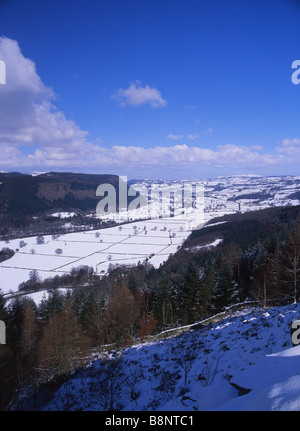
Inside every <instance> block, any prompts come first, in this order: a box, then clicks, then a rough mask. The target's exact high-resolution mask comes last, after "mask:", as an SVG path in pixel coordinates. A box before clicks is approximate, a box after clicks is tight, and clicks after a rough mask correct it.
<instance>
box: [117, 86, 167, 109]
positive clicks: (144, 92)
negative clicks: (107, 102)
mask: <svg viewBox="0 0 300 431" xmlns="http://www.w3.org/2000/svg"><path fill="white" fill-rule="evenodd" d="M111 98H112V99H115V100H116V101H117V103H118V104H119V105H120V106H140V105H145V104H149V105H150V106H151V107H152V108H158V107H162V106H165V105H166V104H167V101H166V100H165V99H163V97H162V95H161V93H160V91H159V90H157V89H156V88H151V87H149V85H145V86H144V87H143V86H142V85H141V83H140V82H139V81H136V82H135V83H131V84H130V85H129V87H128V88H126V89H123V88H119V89H118V90H117V91H116V92H115V93H114V94H112V95H111Z"/></svg>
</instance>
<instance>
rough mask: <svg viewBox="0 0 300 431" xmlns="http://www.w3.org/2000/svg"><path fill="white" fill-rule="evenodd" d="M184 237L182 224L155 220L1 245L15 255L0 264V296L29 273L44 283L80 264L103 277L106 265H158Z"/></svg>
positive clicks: (186, 225) (171, 220)
mask: <svg viewBox="0 0 300 431" xmlns="http://www.w3.org/2000/svg"><path fill="white" fill-rule="evenodd" d="M189 233H190V230H189V229H188V224H187V223H186V222H185V221H183V220H175V219H157V220H150V221H146V222H144V221H143V222H141V221H138V222H136V223H129V224H125V225H122V226H117V227H112V228H107V229H101V230H97V231H96V230H94V231H85V232H79V233H69V234H65V235H60V236H59V237H58V238H56V237H55V238H53V237H52V236H51V235H45V236H44V242H43V243H41V244H38V241H37V237H28V238H22V239H14V240H11V241H10V242H9V243H7V242H4V241H1V242H0V249H1V248H2V247H9V248H11V249H13V250H14V251H15V255H14V256H13V257H12V258H10V259H9V260H6V261H4V262H2V263H1V264H0V289H1V290H2V292H3V293H4V294H6V293H9V292H10V291H13V292H15V291H17V290H18V286H19V284H20V283H22V282H23V281H27V280H28V279H29V274H30V271H32V270H33V269H36V270H37V271H38V274H39V276H40V278H41V279H45V278H49V277H54V276H55V275H61V274H64V273H68V272H70V270H71V269H72V268H74V267H78V266H81V265H88V266H92V267H93V268H94V271H95V272H96V273H97V274H99V275H101V274H104V273H106V272H107V269H108V267H109V265H111V264H112V265H121V264H122V265H136V264H137V263H138V262H141V263H142V262H144V261H145V259H148V260H149V262H150V263H152V264H153V265H154V266H159V265H160V263H162V262H163V261H165V260H167V258H168V257H169V255H170V254H171V253H175V252H176V250H177V247H178V246H180V245H181V244H182V242H183V241H184V240H185V239H186V238H187V236H188V234H189ZM20 241H22V242H23V244H22V247H21V246H20ZM24 244H25V245H24Z"/></svg>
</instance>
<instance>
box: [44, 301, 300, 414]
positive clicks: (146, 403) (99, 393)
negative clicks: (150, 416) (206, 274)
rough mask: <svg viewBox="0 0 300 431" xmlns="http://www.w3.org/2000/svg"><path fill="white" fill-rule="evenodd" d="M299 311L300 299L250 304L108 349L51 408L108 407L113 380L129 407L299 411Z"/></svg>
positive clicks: (121, 405) (121, 403)
mask: <svg viewBox="0 0 300 431" xmlns="http://www.w3.org/2000/svg"><path fill="white" fill-rule="evenodd" d="M299 312H300V307H299V305H290V306H285V307H275V308H270V309H267V310H266V309H259V308H251V309H250V308H249V309H246V310H243V311H239V312H235V313H234V314H231V315H229V316H228V317H226V318H225V319H223V320H221V321H219V322H218V323H214V324H209V325H208V326H204V327H202V328H197V329H193V330H190V331H189V332H186V333H184V334H182V335H180V336H177V337H173V338H169V339H164V340H160V341H155V342H154V341H153V342H151V343H145V344H139V345H136V346H133V347H130V348H127V349H125V350H124V351H123V352H113V351H112V352H108V353H107V354H105V355H102V357H100V356H99V357H98V358H97V359H95V360H93V361H92V362H91V363H90V364H89V366H88V367H86V368H85V369H82V370H80V371H78V372H76V373H75V374H74V375H73V377H72V378H71V379H70V380H69V381H68V382H67V383H65V384H64V385H63V386H61V387H60V389H59V390H58V391H57V392H56V393H55V396H54V398H53V400H52V401H50V402H49V403H48V404H47V405H44V406H43V410H64V409H66V408H67V409H69V410H79V409H80V410H105V402H106V401H107V400H106V395H105V387H108V386H109V385H110V387H111V385H112V384H113V381H114V382H116V381H117V382H118V383H119V386H118V385H115V392H116V400H115V404H114V407H115V408H116V409H121V410H125V411H142V410H147V411H196V410H203V411H204V410H299V409H300V346H299V347H292V343H291V335H290V325H291V322H292V321H294V320H297V319H299ZM116 358H119V361H117V362H116ZM104 359H106V360H104ZM113 363H115V364H117V365H116V368H115V370H114V373H113V374H112V373H111V371H110V372H108V371H109V370H111V368H110V367H111V365H112V364H113ZM184 369H186V370H187V373H186V376H185V372H184ZM112 376H113V377H112ZM185 377H186V382H185ZM113 379H114V380H113ZM247 392H248V393H247ZM241 393H243V395H240V394H241ZM132 394H134V396H132Z"/></svg>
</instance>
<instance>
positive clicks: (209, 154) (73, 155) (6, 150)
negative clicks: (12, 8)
mask: <svg viewBox="0 0 300 431" xmlns="http://www.w3.org/2000/svg"><path fill="white" fill-rule="evenodd" d="M0 58H1V59H2V60H4V61H5V63H6V71H7V73H6V84H5V85H0V112H1V115H0V169H5V170H10V169H16V168H18V169H20V170H25V169H31V170H43V171H44V170H50V169H51V170H55V169H63V170H73V169H74V170H75V169H76V170H80V171H85V172H88V171H94V172H104V171H105V172H108V171H110V172H111V173H114V172H116V169H117V168H118V169H122V170H125V171H126V172H124V174H127V172H128V170H127V169H133V168H135V167H139V168H143V167H147V168H149V171H150V172H152V169H155V168H157V169H160V167H166V168H168V167H171V168H173V167H174V168H176V169H178V168H183V169H185V168H186V169H189V168H190V167H197V168H198V167H199V168H201V167H210V168H212V169H213V168H215V167H220V168H228V169H240V170H242V169H247V168H249V169H252V170H253V169H255V168H266V169H267V168H270V167H276V168H277V167H282V166H287V167H290V166H297V164H298V163H299V162H298V161H299V157H300V138H297V137H296V138H294V139H284V140H283V141H282V142H281V144H278V146H277V148H275V151H273V152H269V153H266V152H263V151H262V150H263V148H262V147H261V146H258V145H253V146H243V145H232V144H229V143H228V144H226V145H220V146H218V147H217V148H215V149H210V148H206V147H205V145H204V146H203V147H199V146H195V145H194V146H192V145H190V146H188V145H186V144H184V145H172V146H168V147H164V146H159V145H157V146H152V147H151V148H144V147H143V146H142V145H141V146H133V145H132V146H129V147H126V146H122V145H119V146H113V147H112V148H106V147H103V146H102V145H101V142H100V143H98V142H97V143H93V142H89V141H88V134H87V132H85V131H83V130H81V129H80V127H79V126H78V125H77V124H76V123H75V122H73V121H70V120H68V119H67V118H66V117H65V115H64V113H63V112H61V111H59V110H58V109H56V107H55V105H54V102H55V94H54V92H53V90H52V89H51V88H49V87H47V86H46V85H45V84H44V83H43V82H42V80H41V78H40V77H39V75H38V73H37V71H36V67H35V64H34V63H33V61H32V60H30V59H28V58H25V57H24V56H23V54H22V53H21V50H20V47H19V45H18V43H17V42H16V41H14V40H11V39H9V38H6V37H0ZM114 97H115V98H116V100H117V101H118V103H121V104H122V103H123V104H124V105H126V104H128V105H133V106H138V105H141V104H146V103H148V104H150V106H152V107H157V106H164V105H165V104H166V101H165V100H164V99H163V98H162V96H161V94H160V92H159V91H158V90H157V89H155V88H150V87H149V86H145V87H142V86H141V85H140V84H139V83H135V84H131V85H130V86H129V88H128V89H127V90H122V89H120V90H118V92H117V93H116V95H115V96H114ZM210 131H211V130H209V129H207V132H210ZM167 138H168V139H170V140H174V141H178V140H180V139H183V138H188V139H189V140H192V139H194V138H196V135H192V134H188V135H187V136H186V135H175V134H169V135H168V136H167ZM174 143H175V142H174ZM190 143H191V142H190ZM149 171H148V172H149ZM143 173H145V175H147V171H146V170H143Z"/></svg>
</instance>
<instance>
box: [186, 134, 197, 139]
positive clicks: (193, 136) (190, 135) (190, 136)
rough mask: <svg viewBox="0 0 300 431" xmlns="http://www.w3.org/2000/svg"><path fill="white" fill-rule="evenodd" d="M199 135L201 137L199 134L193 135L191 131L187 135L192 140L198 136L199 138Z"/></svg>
mask: <svg viewBox="0 0 300 431" xmlns="http://www.w3.org/2000/svg"><path fill="white" fill-rule="evenodd" d="M198 137H199V135H197V134H195V135H192V134H191V133H189V134H188V135H187V138H188V139H190V140H193V139H196V138H198Z"/></svg>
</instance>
